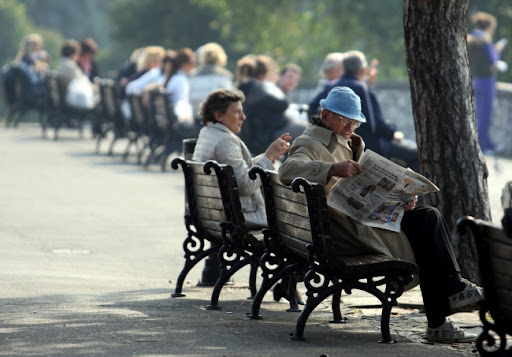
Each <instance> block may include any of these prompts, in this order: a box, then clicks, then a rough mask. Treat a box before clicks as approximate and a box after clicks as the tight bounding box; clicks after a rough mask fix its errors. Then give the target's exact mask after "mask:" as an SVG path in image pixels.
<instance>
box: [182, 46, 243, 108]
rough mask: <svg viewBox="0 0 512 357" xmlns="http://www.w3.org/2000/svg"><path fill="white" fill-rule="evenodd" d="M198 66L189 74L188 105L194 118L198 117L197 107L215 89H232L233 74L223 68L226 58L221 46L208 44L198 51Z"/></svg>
mask: <svg viewBox="0 0 512 357" xmlns="http://www.w3.org/2000/svg"><path fill="white" fill-rule="evenodd" d="M197 52H198V59H199V65H198V67H197V68H196V69H194V70H193V71H192V72H191V74H190V78H189V81H190V104H191V105H192V112H193V113H194V117H196V116H198V115H199V106H200V104H201V102H202V101H204V100H205V99H206V97H207V96H208V94H209V93H210V92H212V91H214V90H215V89H221V88H226V89H231V88H233V74H232V73H231V72H230V71H229V70H227V69H226V68H225V67H226V65H227V62H228V56H227V55H226V52H224V49H223V48H222V46H221V45H219V44H218V43H215V42H209V43H207V44H205V45H203V46H201V47H200V48H199V49H198V50H197Z"/></svg>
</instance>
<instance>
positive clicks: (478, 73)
mask: <svg viewBox="0 0 512 357" xmlns="http://www.w3.org/2000/svg"><path fill="white" fill-rule="evenodd" d="M471 23H472V24H473V27H474V29H473V30H472V31H471V33H470V34H469V35H468V39H467V44H468V45H467V46H468V57H469V66H470V69H471V75H472V77H473V90H474V97H475V110H476V122H477V130H478V141H479V142H480V148H481V150H482V151H483V153H484V154H487V155H492V154H495V153H497V152H498V151H501V150H500V148H501V145H496V144H495V143H494V142H493V140H492V139H491V136H490V128H491V124H492V112H493V104H494V100H495V98H496V74H497V73H498V72H500V71H505V70H506V69H507V65H506V64H505V63H504V62H502V61H500V55H501V51H502V50H503V48H504V46H505V44H506V40H505V39H502V40H500V41H498V42H496V44H493V42H492V36H493V34H494V31H495V30H496V26H497V22H496V18H495V17H494V16H492V15H491V14H488V13H485V12H478V13H476V14H474V15H473V16H472V17H471Z"/></svg>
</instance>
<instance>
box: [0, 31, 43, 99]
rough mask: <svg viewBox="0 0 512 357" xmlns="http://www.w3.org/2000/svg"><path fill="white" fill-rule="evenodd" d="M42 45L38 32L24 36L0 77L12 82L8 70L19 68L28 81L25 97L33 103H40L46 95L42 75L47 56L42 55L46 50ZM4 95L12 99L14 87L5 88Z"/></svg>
mask: <svg viewBox="0 0 512 357" xmlns="http://www.w3.org/2000/svg"><path fill="white" fill-rule="evenodd" d="M43 46H44V40H43V37H42V36H41V35H40V34H38V33H32V34H29V35H27V36H25V38H24V39H23V41H22V42H21V45H20V49H19V51H18V53H17V55H16V57H15V59H14V62H13V64H12V65H10V66H8V67H9V68H5V69H3V71H5V73H3V75H2V77H4V80H5V81H6V83H12V81H11V79H13V78H8V77H9V73H8V72H9V70H10V69H12V68H15V67H16V68H19V69H20V70H21V71H22V72H23V73H24V74H25V76H26V78H27V79H28V83H29V87H28V91H29V93H27V98H30V101H31V102H32V103H33V104H41V103H42V102H43V101H44V100H45V97H46V87H45V83H44V76H45V73H46V72H47V71H48V69H49V65H48V62H47V61H46V59H47V58H45V57H44V54H45V53H47V52H46V51H45V50H44V49H43ZM12 73H13V72H11V74H12ZM6 96H7V97H10V98H13V100H14V96H15V94H14V88H9V89H7V93H6Z"/></svg>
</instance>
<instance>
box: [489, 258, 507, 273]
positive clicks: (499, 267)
mask: <svg viewBox="0 0 512 357" xmlns="http://www.w3.org/2000/svg"><path fill="white" fill-rule="evenodd" d="M491 264H492V266H493V270H494V272H495V273H501V274H504V275H510V274H512V260H511V258H509V259H503V258H498V257H496V256H492V257H491Z"/></svg>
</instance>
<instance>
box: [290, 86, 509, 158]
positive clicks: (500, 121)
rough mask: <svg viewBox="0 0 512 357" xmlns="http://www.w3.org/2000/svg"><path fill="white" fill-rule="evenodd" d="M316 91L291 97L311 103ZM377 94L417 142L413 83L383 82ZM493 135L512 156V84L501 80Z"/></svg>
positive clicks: (389, 114) (299, 91)
mask: <svg viewBox="0 0 512 357" xmlns="http://www.w3.org/2000/svg"><path fill="white" fill-rule="evenodd" d="M314 94H315V89H310V88H299V89H296V90H295V91H294V93H293V95H292V96H291V99H292V101H293V102H295V103H308V102H309V100H310V99H311V98H313V96H314ZM375 94H376V95H377V98H378V100H379V103H380V105H381V109H382V112H383V114H384V118H386V119H387V120H390V121H393V122H394V123H395V124H396V125H397V128H398V129H399V130H400V131H402V132H403V133H404V135H405V137H406V138H408V139H411V140H414V141H415V140H416V132H415V129H414V119H413V116H412V108H411V107H412V105H411V93H410V89H409V82H407V81H396V82H380V83H378V84H377V85H376V87H375ZM491 135H492V137H493V139H494V140H495V142H501V143H503V144H504V145H505V152H504V155H505V156H508V157H512V83H502V82H500V83H498V98H497V100H496V102H495V103H494V116H493V124H492V127H491Z"/></svg>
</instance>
